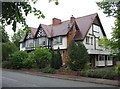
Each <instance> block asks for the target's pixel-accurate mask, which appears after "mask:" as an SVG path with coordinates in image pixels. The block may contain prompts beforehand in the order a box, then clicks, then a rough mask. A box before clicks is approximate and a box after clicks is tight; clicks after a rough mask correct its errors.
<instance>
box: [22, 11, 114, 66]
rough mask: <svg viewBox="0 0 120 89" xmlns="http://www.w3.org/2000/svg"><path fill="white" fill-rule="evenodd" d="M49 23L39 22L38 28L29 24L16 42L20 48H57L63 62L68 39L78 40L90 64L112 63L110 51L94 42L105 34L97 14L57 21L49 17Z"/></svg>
mask: <svg viewBox="0 0 120 89" xmlns="http://www.w3.org/2000/svg"><path fill="white" fill-rule="evenodd" d="M52 21H53V22H52V24H51V25H44V24H40V25H39V27H38V28H32V27H30V30H29V32H28V34H26V36H25V37H23V39H21V41H20V50H27V51H31V50H34V49H35V47H36V46H39V45H41V46H44V47H46V48H53V49H54V50H57V49H58V47H59V48H60V50H61V55H62V60H63V64H66V63H67V50H68V46H69V43H70V42H71V40H74V41H81V42H82V43H83V44H84V45H85V47H86V49H87V51H88V54H89V56H90V62H91V66H95V67H101V66H112V65H113V64H114V63H113V59H112V58H111V57H110V50H109V49H108V48H102V47H101V45H100V44H98V41H99V40H100V39H101V38H103V37H104V36H106V34H105V31H104V29H103V26H102V24H101V21H100V19H99V16H98V14H97V13H95V14H90V15H87V16H83V17H78V18H75V17H73V16H72V17H70V20H67V21H63V22H62V21H61V20H60V19H57V18H53V20H52Z"/></svg>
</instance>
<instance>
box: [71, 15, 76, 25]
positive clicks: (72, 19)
mask: <svg viewBox="0 0 120 89" xmlns="http://www.w3.org/2000/svg"><path fill="white" fill-rule="evenodd" d="M70 22H71V23H74V22H75V17H74V16H73V15H72V16H71V18H70Z"/></svg>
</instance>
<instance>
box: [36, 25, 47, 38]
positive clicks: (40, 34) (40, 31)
mask: <svg viewBox="0 0 120 89" xmlns="http://www.w3.org/2000/svg"><path fill="white" fill-rule="evenodd" d="M45 36H46V33H45V31H44V30H43V28H42V27H40V28H38V31H37V33H36V37H37V38H39V37H45Z"/></svg>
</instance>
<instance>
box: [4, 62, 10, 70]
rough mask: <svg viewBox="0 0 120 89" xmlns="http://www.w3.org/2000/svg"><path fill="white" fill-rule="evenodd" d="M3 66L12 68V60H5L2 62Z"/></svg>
mask: <svg viewBox="0 0 120 89" xmlns="http://www.w3.org/2000/svg"><path fill="white" fill-rule="evenodd" d="M2 68H7V69H10V68H11V62H10V61H3V62H2Z"/></svg>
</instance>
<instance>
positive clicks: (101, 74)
mask: <svg viewBox="0 0 120 89" xmlns="http://www.w3.org/2000/svg"><path fill="white" fill-rule="evenodd" d="M78 76H85V77H92V78H104V79H115V78H116V77H117V74H116V73H115V71H114V70H100V69H89V70H86V71H79V72H78Z"/></svg>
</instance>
